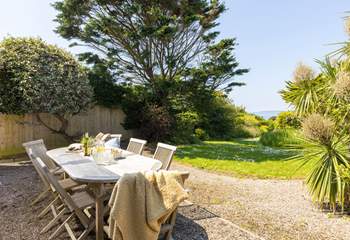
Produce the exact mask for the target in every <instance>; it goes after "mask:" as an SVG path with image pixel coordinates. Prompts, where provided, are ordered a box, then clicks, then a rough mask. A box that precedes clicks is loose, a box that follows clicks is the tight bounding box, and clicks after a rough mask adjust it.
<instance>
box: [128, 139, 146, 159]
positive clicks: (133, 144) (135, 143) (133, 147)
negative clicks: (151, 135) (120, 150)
mask: <svg viewBox="0 0 350 240" xmlns="http://www.w3.org/2000/svg"><path fill="white" fill-rule="evenodd" d="M146 143H147V141H146V140H141V139H137V138H130V141H129V144H128V147H127V149H126V150H127V151H129V152H133V153H136V154H139V155H141V154H142V151H143V148H144V147H145V145H146Z"/></svg>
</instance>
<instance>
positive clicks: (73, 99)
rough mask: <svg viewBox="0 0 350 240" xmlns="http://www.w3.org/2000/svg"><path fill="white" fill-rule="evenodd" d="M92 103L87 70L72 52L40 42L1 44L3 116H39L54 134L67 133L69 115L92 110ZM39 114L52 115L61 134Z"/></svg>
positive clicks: (0, 103) (7, 41)
mask: <svg viewBox="0 0 350 240" xmlns="http://www.w3.org/2000/svg"><path fill="white" fill-rule="evenodd" d="M91 100H92V90H91V87H90V85H89V82H88V79H87V74H86V69H85V68H84V67H83V66H82V65H80V64H79V62H78V61H77V60H76V59H75V58H74V57H73V56H72V55H71V54H70V53H68V52H66V51H64V50H63V49H60V48H58V47H57V46H54V45H50V44H47V43H45V42H44V41H43V40H41V39H39V38H14V37H9V38H5V39H4V40H3V41H2V42H0V112H1V113H6V114H25V113H35V114H36V116H37V119H38V120H39V121H40V122H41V123H42V124H43V125H44V126H46V127H47V128H49V129H50V130H51V131H52V132H54V133H59V134H62V135H64V136H65V137H67V138H68V139H69V138H70V137H69V136H68V134H67V133H66V130H67V127H68V120H67V119H66V117H67V116H69V115H75V114H78V113H79V112H81V111H84V110H85V109H87V108H88V106H89V104H90V102H91ZM39 113H51V114H52V115H53V116H55V117H56V118H57V119H58V120H59V121H60V122H61V127H60V128H59V129H58V130H57V129H55V128H52V127H50V126H49V125H48V124H46V123H44V122H43V121H42V120H41V118H40V115H39Z"/></svg>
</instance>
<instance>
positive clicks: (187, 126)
mask: <svg viewBox="0 0 350 240" xmlns="http://www.w3.org/2000/svg"><path fill="white" fill-rule="evenodd" d="M175 121H176V128H175V130H174V132H173V139H172V140H173V141H174V142H176V143H194V142H197V141H196V140H197V139H196V136H195V134H194V129H195V126H196V125H197V124H198V122H199V117H198V114H197V113H196V112H192V111H187V112H181V113H178V114H176V115H175Z"/></svg>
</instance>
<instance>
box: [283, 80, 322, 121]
mask: <svg viewBox="0 0 350 240" xmlns="http://www.w3.org/2000/svg"><path fill="white" fill-rule="evenodd" d="M322 83H323V77H322V76H318V77H316V78H314V79H307V80H304V81H300V82H295V81H287V83H286V84H287V86H286V88H285V89H284V90H282V91H280V94H281V96H282V98H283V100H284V101H286V102H287V103H289V104H291V105H293V107H294V109H295V112H296V113H297V115H298V116H304V115H307V114H309V113H312V112H314V111H316V110H317V108H318V105H319V103H320V96H319V95H320V94H319V93H320V92H321V91H323V88H324V86H323V84H322Z"/></svg>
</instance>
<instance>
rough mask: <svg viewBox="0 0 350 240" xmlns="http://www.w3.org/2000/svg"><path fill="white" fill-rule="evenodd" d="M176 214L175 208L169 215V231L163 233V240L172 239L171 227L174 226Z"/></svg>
mask: <svg viewBox="0 0 350 240" xmlns="http://www.w3.org/2000/svg"><path fill="white" fill-rule="evenodd" d="M176 214H177V209H176V210H175V211H174V212H173V213H172V215H171V217H170V225H171V229H169V231H168V232H167V233H166V234H165V238H164V239H165V240H171V239H173V237H172V235H171V234H172V233H173V229H174V226H175V222H176Z"/></svg>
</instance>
